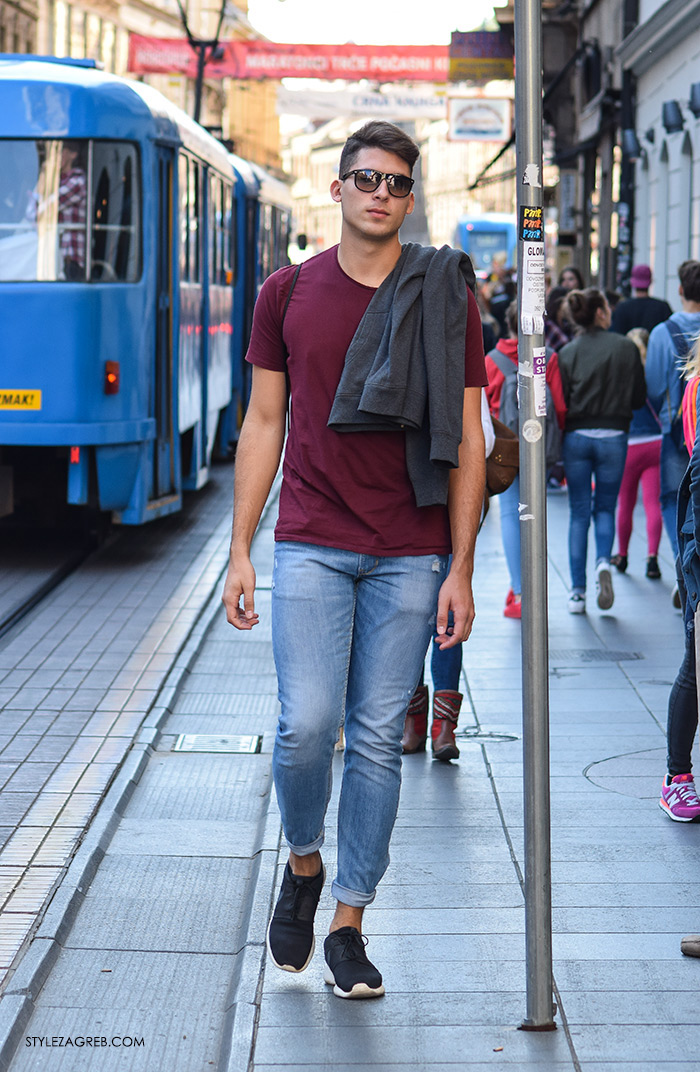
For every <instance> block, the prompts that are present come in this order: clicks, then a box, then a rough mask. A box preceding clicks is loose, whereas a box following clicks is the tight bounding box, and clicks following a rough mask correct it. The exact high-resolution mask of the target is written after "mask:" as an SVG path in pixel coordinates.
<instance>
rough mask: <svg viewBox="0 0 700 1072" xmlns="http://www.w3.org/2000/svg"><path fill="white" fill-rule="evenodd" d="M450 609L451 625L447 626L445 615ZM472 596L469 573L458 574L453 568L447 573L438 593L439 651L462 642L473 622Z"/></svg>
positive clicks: (437, 640) (437, 623) (436, 641)
mask: <svg viewBox="0 0 700 1072" xmlns="http://www.w3.org/2000/svg"><path fill="white" fill-rule="evenodd" d="M450 611H452V617H453V621H454V625H453V626H448V624H447V616H448V614H449V612H450ZM474 617H475V611H474V597H473V595H472V584H471V574H461V575H460V574H459V573H457V571H456V570H455V569H454V567H453V568H451V569H450V572H449V573H448V574H447V577H446V578H445V581H444V582H443V584H442V586H441V588H440V592H439V594H438V606H437V622H436V625H437V634H438V635H437V638H436V640H435V643H436V644H437V646H438V648H439V649H440V651H442V650H443V648H454V647H456V646H457V644H463V643H464V641H465V640H467V638H468V637H469V634H470V633H471V631H472V625H473V624H474Z"/></svg>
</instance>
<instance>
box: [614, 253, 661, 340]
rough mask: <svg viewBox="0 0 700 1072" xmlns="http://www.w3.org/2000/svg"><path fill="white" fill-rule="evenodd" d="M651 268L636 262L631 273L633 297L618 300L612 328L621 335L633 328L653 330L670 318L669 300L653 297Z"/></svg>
mask: <svg viewBox="0 0 700 1072" xmlns="http://www.w3.org/2000/svg"><path fill="white" fill-rule="evenodd" d="M651 280H652V275H651V268H650V267H649V265H648V264H635V265H634V267H633V269H632V272H631V274H630V284H631V286H632V297H631V298H626V299H625V301H621V302H618V304H617V305H616V307H615V308H614V309H613V314H612V324H611V330H612V331H616V332H617V333H618V334H619V335H627V333H628V332H629V331H631V330H632V328H644V329H645V330H646V331H652V330H653V329H654V328H655V327H656V325H657V324H662V323H663V321H664V320H668V318H669V316H670V315H671V313H672V312H673V310H672V309H671V306H670V305H669V304H668V302H667V301H663V300H662V299H661V298H652V297H651V295H650V294H649V287H650V286H651Z"/></svg>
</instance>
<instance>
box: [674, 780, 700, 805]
mask: <svg viewBox="0 0 700 1072" xmlns="http://www.w3.org/2000/svg"><path fill="white" fill-rule="evenodd" d="M667 788H668V789H675V790H676V793H677V794H678V796H679V797H680V798H681V800H682V801H683V803H684V804H693V805H700V797H698V794H697V792H696V790H695V786H694V784H693V783H692V782H671V784H670V785H669V786H668V787H667Z"/></svg>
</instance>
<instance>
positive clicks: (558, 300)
mask: <svg viewBox="0 0 700 1072" xmlns="http://www.w3.org/2000/svg"><path fill="white" fill-rule="evenodd" d="M568 293H569V291H568V290H567V289H566V287H552V289H551V290H550V291H549V294H548V295H547V300H546V302H545V307H544V311H545V313H546V314H547V316H548V317H549V319H550V320H556V319H557V313H558V312H559V307H560V305H561V304H562V302H565V301H566V296H567V294H568Z"/></svg>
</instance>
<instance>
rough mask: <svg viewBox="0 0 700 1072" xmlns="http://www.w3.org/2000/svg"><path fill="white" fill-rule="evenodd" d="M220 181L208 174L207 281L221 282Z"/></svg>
mask: <svg viewBox="0 0 700 1072" xmlns="http://www.w3.org/2000/svg"><path fill="white" fill-rule="evenodd" d="M221 193H222V191H221V180H220V179H219V178H217V176H216V175H214V174H213V173H212V172H210V173H209V228H208V232H209V233H208V236H207V237H208V242H209V281H210V282H211V283H220V282H221V273H222V250H221Z"/></svg>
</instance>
